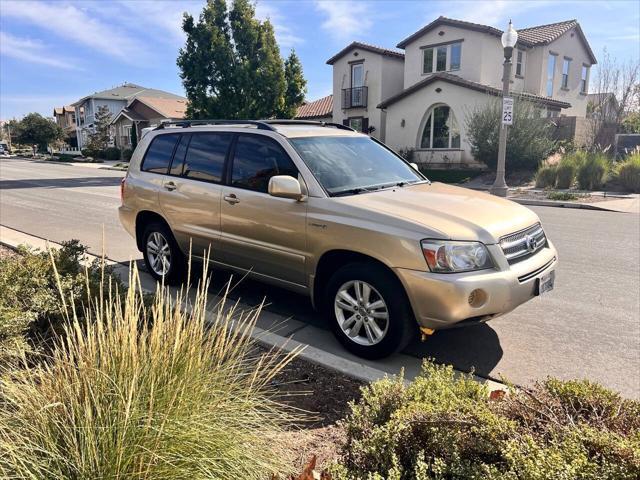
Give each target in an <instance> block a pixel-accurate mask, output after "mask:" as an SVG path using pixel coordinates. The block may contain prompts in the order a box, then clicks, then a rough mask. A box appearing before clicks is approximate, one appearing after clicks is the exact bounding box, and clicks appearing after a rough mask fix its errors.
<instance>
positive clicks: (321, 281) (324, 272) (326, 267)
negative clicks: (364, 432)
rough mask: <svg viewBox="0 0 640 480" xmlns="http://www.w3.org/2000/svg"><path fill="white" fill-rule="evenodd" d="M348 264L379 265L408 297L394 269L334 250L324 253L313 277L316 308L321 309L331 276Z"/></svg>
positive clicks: (379, 262)
mask: <svg viewBox="0 0 640 480" xmlns="http://www.w3.org/2000/svg"><path fill="white" fill-rule="evenodd" d="M348 263H372V264H375V265H378V266H379V267H381V268H383V269H384V270H386V271H387V272H388V273H390V274H391V276H392V277H393V278H395V279H396V281H397V282H398V285H399V286H400V287H402V291H403V293H404V294H405V295H406V290H405V286H404V284H403V283H402V281H401V280H400V278H399V277H398V275H396V272H394V271H393V269H392V268H391V267H389V266H388V265H387V264H386V263H384V262H383V261H382V260H380V259H378V258H375V257H372V256H371V255H367V254H365V253H360V252H356V251H353V250H342V249H334V250H328V251H326V252H324V253H323V254H322V256H321V257H320V259H319V260H318V263H317V264H316V269H315V274H314V277H313V291H312V294H313V295H312V298H311V301H312V303H313V305H314V307H316V308H317V307H319V304H320V303H319V302H320V299H321V298H322V295H323V293H324V292H323V290H324V288H325V287H326V286H327V283H328V282H329V279H330V278H331V275H333V273H334V272H335V271H336V270H338V269H339V268H340V267H342V266H344V265H347V264H348Z"/></svg>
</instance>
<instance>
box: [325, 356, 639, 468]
mask: <svg viewBox="0 0 640 480" xmlns="http://www.w3.org/2000/svg"><path fill="white" fill-rule="evenodd" d="M350 407H351V412H350V413H349V415H348V416H347V417H346V419H345V421H344V425H345V429H346V441H345V443H344V445H343V457H342V460H341V461H340V464H339V465H336V466H335V467H334V468H333V473H334V475H335V478H336V479H337V480H340V479H350V480H359V479H362V480H373V479H379V480H382V479H388V480H392V479H393V480H409V479H411V480H427V479H434V480H435V479H478V480H480V479H495V480H497V479H514V480H515V479H519V478H522V479H549V480H551V479H559V478H560V479H578V478H579V479H584V480H587V479H588V480H596V479H604V478H608V479H612V478H615V479H620V480H626V479H629V480H631V479H635V478H637V475H638V473H640V402H637V401H632V400H623V399H621V398H620V396H619V395H618V394H616V393H613V392H611V391H609V390H607V389H605V388H603V387H601V386H599V385H596V384H592V383H590V382H586V381H573V382H561V381H558V380H548V381H546V382H544V383H541V384H538V385H535V386H534V387H533V388H532V389H531V390H527V391H521V392H512V393H511V394H510V395H508V396H507V397H505V399H503V400H498V401H494V400H490V399H489V396H488V391H487V389H486V387H485V386H483V385H481V384H479V383H477V382H475V381H474V380H472V379H471V377H470V376H468V375H457V374H456V373H455V372H454V371H453V369H452V368H451V367H445V366H437V365H434V364H432V363H429V362H426V363H425V365H424V366H423V372H422V374H421V375H420V376H419V377H417V378H416V379H415V380H414V381H413V382H412V383H411V384H410V385H409V386H405V384H404V382H403V380H402V379H393V380H391V379H385V380H381V381H378V382H375V383H373V384H371V385H369V386H367V387H365V388H363V395H362V399H361V400H360V401H359V402H358V403H352V404H351V405H350Z"/></svg>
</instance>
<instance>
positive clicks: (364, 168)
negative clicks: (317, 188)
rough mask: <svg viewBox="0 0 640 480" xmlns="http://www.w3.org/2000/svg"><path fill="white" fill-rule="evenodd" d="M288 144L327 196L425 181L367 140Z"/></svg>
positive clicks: (303, 139) (323, 139) (310, 139)
mask: <svg viewBox="0 0 640 480" xmlns="http://www.w3.org/2000/svg"><path fill="white" fill-rule="evenodd" d="M289 141H290V142H291V143H292V145H293V146H294V148H295V149H296V150H297V152H298V153H299V154H300V156H301V157H302V159H303V160H304V162H305V163H306V164H307V166H308V167H309V169H310V170H311V171H312V172H313V174H314V175H315V176H316V178H317V179H318V181H319V182H320V183H321V184H322V186H323V187H324V188H325V190H326V191H327V192H329V193H330V194H331V195H340V194H356V193H361V192H365V191H368V190H375V189H378V188H383V187H387V186H393V185H404V184H407V183H416V182H421V181H424V180H425V179H424V177H422V176H421V175H420V174H419V173H418V172H416V171H415V170H414V169H413V168H412V167H411V166H410V165H408V164H406V163H405V162H403V161H402V160H401V159H400V158H399V157H398V156H396V155H394V154H393V153H392V152H390V151H389V150H387V149H386V148H384V147H383V146H382V145H380V144H378V143H376V142H374V141H373V140H371V139H370V138H369V137H346V136H345V137H343V136H340V137H338V136H335V137H324V136H323V137H300V138H290V139H289Z"/></svg>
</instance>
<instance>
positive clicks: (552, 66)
mask: <svg viewBox="0 0 640 480" xmlns="http://www.w3.org/2000/svg"><path fill="white" fill-rule="evenodd" d="M555 70H556V56H555V55H554V54H552V53H550V54H549V60H548V61H547V97H553V75H554V73H555Z"/></svg>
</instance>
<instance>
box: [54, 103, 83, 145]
mask: <svg viewBox="0 0 640 480" xmlns="http://www.w3.org/2000/svg"><path fill="white" fill-rule="evenodd" d="M53 118H54V119H55V121H56V123H57V124H58V125H59V126H60V127H61V128H62V129H63V130H64V133H65V135H66V138H65V142H66V143H67V144H68V145H69V146H71V147H77V146H78V141H77V139H76V109H75V107H73V106H72V105H67V106H65V107H55V108H54V109H53Z"/></svg>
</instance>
